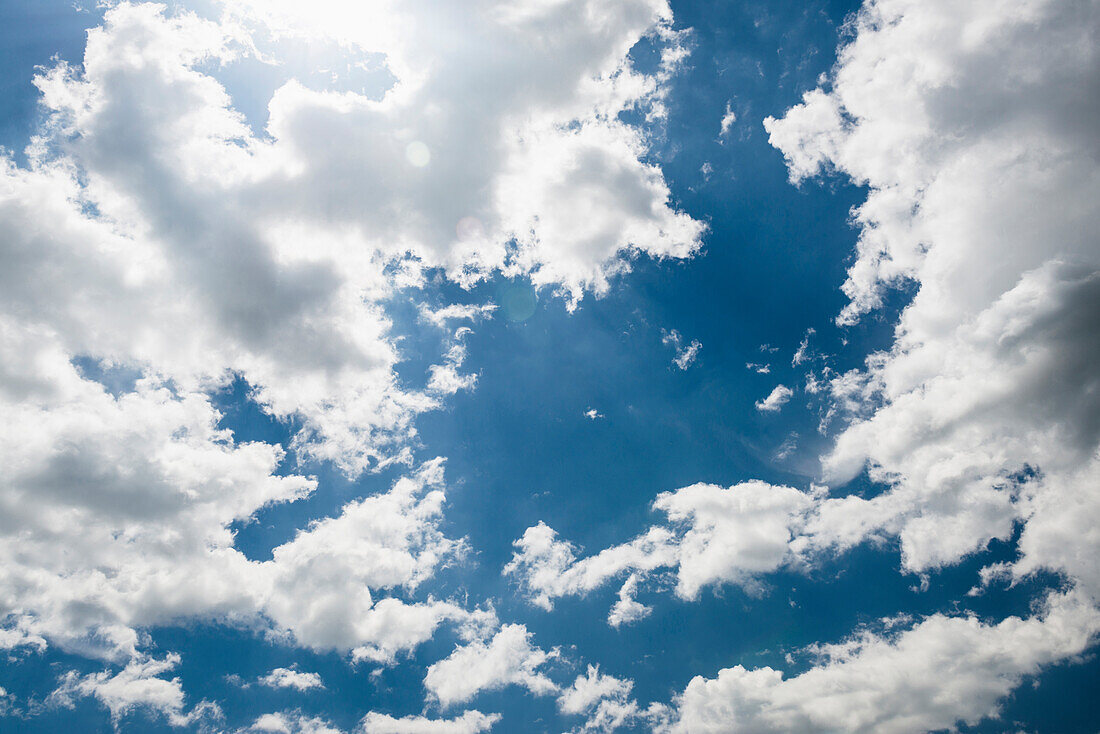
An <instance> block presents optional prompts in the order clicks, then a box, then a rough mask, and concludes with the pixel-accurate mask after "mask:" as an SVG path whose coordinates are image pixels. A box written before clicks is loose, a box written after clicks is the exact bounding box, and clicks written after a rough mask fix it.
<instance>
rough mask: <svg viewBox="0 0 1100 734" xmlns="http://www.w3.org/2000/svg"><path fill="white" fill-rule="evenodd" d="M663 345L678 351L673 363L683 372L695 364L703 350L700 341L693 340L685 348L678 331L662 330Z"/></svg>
mask: <svg viewBox="0 0 1100 734" xmlns="http://www.w3.org/2000/svg"><path fill="white" fill-rule="evenodd" d="M661 343H662V344H665V345H667V346H671V347H672V348H673V349H675V350H676V356H675V357H674V358H673V360H672V363H673V364H675V365H676V366H677V367H679V368H680V369H682V370H686V369H687V368H688V367H690V366H691V365H692V363H693V362H695V358H696V357H698V356H699V350H700V349H702V348H703V345H702V344H701V343H700V342H699V340H698V339H692V340H691V343H690V344H688V345H686V346H685V345H684V338H683V337H682V336H680V332H678V331H676V329H673V330H672V331H665V330H664V329H662V330H661Z"/></svg>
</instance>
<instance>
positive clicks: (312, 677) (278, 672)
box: [260, 668, 325, 691]
mask: <svg viewBox="0 0 1100 734" xmlns="http://www.w3.org/2000/svg"><path fill="white" fill-rule="evenodd" d="M260 683H261V684H263V685H265V686H270V687H272V688H295V689H297V690H299V691H308V690H310V689H311V688H324V687H325V684H324V682H323V681H322V680H321V676H320V675H318V674H317V673H303V672H301V671H299V670H295V669H293V668H275V669H274V670H272V671H271V672H270V673H268V674H267V675H265V676H264V677H262V678H260Z"/></svg>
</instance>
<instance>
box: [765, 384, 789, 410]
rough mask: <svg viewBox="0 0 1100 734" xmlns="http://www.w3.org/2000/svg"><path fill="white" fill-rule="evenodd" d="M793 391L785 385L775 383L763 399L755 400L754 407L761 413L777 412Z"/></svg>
mask: <svg viewBox="0 0 1100 734" xmlns="http://www.w3.org/2000/svg"><path fill="white" fill-rule="evenodd" d="M792 395H794V391H793V390H791V389H790V388H789V387H787V386H786V385H776V386H775V389H774V390H772V391H771V392H770V393H768V396H767V397H766V398H764V399H763V400H758V401H756V409H757V410H759V411H760V412H762V413H778V412H779V411H780V410H782V409H783V406H784V405H786V404H787V403H788V402H790V400H791V396H792Z"/></svg>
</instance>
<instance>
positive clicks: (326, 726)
mask: <svg viewBox="0 0 1100 734" xmlns="http://www.w3.org/2000/svg"><path fill="white" fill-rule="evenodd" d="M243 732H248V733H249V734H259V733H260V732H262V733H263V734H344V732H343V731H342V730H341V729H338V728H336V727H334V726H332V724H330V723H329V722H327V721H325V720H324V719H322V718H320V717H316V716H308V715H306V714H303V713H301V712H299V711H294V712H282V713H270V714H263V715H262V716H260V717H258V718H257V719H256V721H254V722H253V723H252V725H251V726H249V727H248V728H246V729H243V730H242V734H243Z"/></svg>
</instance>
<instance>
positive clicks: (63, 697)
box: [49, 654, 217, 727]
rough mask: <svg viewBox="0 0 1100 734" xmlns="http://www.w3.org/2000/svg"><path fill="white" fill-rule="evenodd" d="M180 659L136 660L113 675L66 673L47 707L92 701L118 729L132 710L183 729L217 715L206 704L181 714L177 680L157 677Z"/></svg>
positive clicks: (169, 656) (147, 658)
mask: <svg viewBox="0 0 1100 734" xmlns="http://www.w3.org/2000/svg"><path fill="white" fill-rule="evenodd" d="M179 662H180V658H179V655H175V654H169V655H168V656H167V657H166V658H164V659H163V660H156V659H154V658H149V657H144V656H142V657H137V658H135V659H133V660H131V661H130V662H129V664H127V665H126V667H125V668H123V669H122V670H121V671H119V672H118V673H115V674H113V675H112V674H111V672H110V671H103V672H101V673H91V674H89V675H84V676H82V675H80V674H79V673H77V672H76V671H69V672H68V673H66V674H65V675H63V676H62V677H61V681H60V685H59V686H58V688H57V689H56V690H55V691H54V692H53V693H51V694H50V698H49V701H50V703H52V704H54V705H58V706H66V707H72V706H73V703H74V700H75V699H78V698H87V697H92V698H95V699H96V700H97V701H99V703H101V704H102V705H103V706H105V707H106V708H107V709H108V710H109V711H110V712H111V720H112V721H113V722H114V724H115V726H116V727H117V726H118V723H119V721H120V719H121V718H122V717H123V716H125V715H126V714H128V713H130V712H132V711H134V710H135V709H143V710H145V711H147V712H149V713H152V714H153V715H155V716H161V717H163V718H164V719H165V720H166V721H167V722H168V723H169V724H171V725H172V726H175V727H182V726H185V725H187V724H190V723H193V722H195V721H198V720H200V719H201V718H202V717H204V716H207V715H214V716H216V714H217V709H216V708H214V707H212V706H211V705H209V704H201V705H199V706H196V707H195V708H194V709H192V710H191V711H190V712H187V713H185V712H184V693H183V688H182V686H181V685H180V681H179V679H178V678H172V679H171V680H166V679H164V678H162V677H160V676H162V675H163V674H164V673H168V672H170V671H171V670H172V669H174V668H175V667H176V666H177V665H179Z"/></svg>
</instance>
